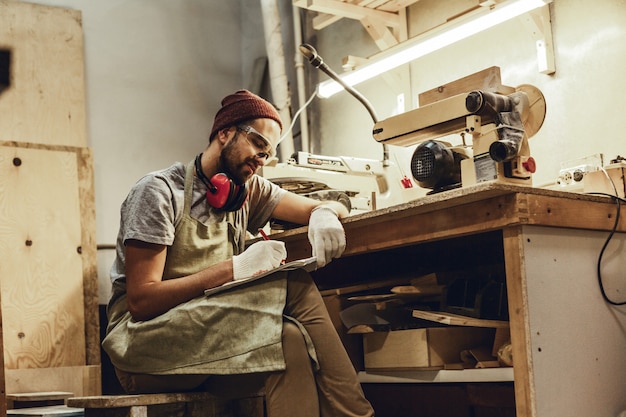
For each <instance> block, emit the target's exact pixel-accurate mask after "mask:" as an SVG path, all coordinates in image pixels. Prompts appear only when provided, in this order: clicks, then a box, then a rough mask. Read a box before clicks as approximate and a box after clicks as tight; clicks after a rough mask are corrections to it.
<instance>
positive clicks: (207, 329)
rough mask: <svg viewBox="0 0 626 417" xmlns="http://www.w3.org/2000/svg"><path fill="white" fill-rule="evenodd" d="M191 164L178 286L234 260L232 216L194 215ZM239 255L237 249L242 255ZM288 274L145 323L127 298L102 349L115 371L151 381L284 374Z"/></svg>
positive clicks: (174, 253)
mask: <svg viewBox="0 0 626 417" xmlns="http://www.w3.org/2000/svg"><path fill="white" fill-rule="evenodd" d="M192 190H193V163H190V164H188V166H187V170H186V174H185V205H184V212H183V216H182V218H181V220H180V222H179V224H178V226H177V227H176V233H175V238H174V243H173V244H172V246H171V247H170V248H168V255H167V262H166V266H165V271H164V276H163V279H175V278H178V277H181V276H185V275H189V274H192V273H194V272H197V271H200V270H202V269H204V268H206V267H208V266H210V265H213V264H215V263H217V262H220V261H223V260H225V259H228V258H230V257H232V255H233V247H232V244H231V242H234V241H236V238H235V237H234V236H235V234H234V233H235V230H234V226H233V225H232V214H228V215H227V216H225V219H224V220H223V221H222V222H219V223H217V224H202V223H200V222H199V221H198V220H196V219H194V218H192V217H191V215H190V210H191V203H192ZM236 251H237V253H239V248H236ZM286 276H287V275H286V273H279V274H276V276H275V277H270V278H269V279H264V280H262V282H260V283H259V282H257V283H255V284H254V285H251V286H244V287H240V288H239V289H236V290H232V291H227V292H223V293H220V294H215V295H212V296H210V297H205V296H202V297H198V298H195V299H193V300H190V301H188V302H186V303H184V304H181V305H178V306H176V307H174V308H172V309H171V310H169V311H168V312H166V313H164V314H162V315H160V316H158V317H155V318H153V319H151V320H147V321H135V320H133V319H132V318H131V316H130V313H129V312H128V308H127V304H126V296H125V295H124V296H122V297H121V298H120V299H119V301H117V302H116V303H115V304H114V305H113V306H111V307H110V308H109V325H108V330H107V336H106V338H105V339H104V341H103V348H104V349H105V351H106V352H107V353H108V354H109V356H110V357H111V361H112V362H113V365H115V367H116V368H118V369H120V370H123V371H126V372H132V373H148V374H241V373H251V372H266V371H275V370H282V369H284V368H285V362H284V358H283V354H282V346H281V333H282V327H283V324H282V322H283V309H284V306H285V297H286Z"/></svg>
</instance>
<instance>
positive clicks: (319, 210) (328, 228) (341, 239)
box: [309, 205, 346, 268]
mask: <svg viewBox="0 0 626 417" xmlns="http://www.w3.org/2000/svg"><path fill="white" fill-rule="evenodd" d="M309 242H311V246H312V247H313V256H316V257H317V266H318V268H321V267H323V266H324V265H326V264H327V263H329V262H330V261H331V260H332V259H333V258H339V257H340V256H341V254H342V253H343V251H344V249H346V235H345V233H344V231H343V226H342V224H341V222H340V221H339V216H338V214H337V212H336V211H335V210H333V209H332V208H331V207H329V206H324V205H322V206H317V207H315V208H314V209H313V211H311V218H310V219H309Z"/></svg>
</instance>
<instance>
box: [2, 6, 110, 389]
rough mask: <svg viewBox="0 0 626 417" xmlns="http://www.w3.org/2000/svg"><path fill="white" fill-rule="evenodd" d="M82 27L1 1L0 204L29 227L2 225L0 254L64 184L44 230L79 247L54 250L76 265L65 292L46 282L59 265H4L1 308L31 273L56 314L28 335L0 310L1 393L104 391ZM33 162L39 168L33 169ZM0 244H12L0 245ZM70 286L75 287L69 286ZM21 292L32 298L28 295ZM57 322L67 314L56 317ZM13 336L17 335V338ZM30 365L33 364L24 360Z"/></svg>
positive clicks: (66, 15)
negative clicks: (5, 79) (5, 73)
mask: <svg viewBox="0 0 626 417" xmlns="http://www.w3.org/2000/svg"><path fill="white" fill-rule="evenodd" d="M81 19H82V16H81V12H80V11H76V10H68V9H64V8H59V7H51V6H43V5H37V4H30V3H25V2H16V1H8V0H0V47H2V48H8V49H10V50H11V51H12V62H11V87H10V88H9V89H7V90H6V91H5V92H4V93H3V94H2V98H1V99H0V114H1V115H2V117H1V118H0V146H1V148H0V149H2V152H3V156H4V157H5V158H7V159H4V160H3V161H2V169H3V172H5V170H6V173H7V176H5V175H2V176H0V188H3V189H4V190H8V189H11V190H12V194H11V195H8V194H7V193H6V192H1V191H0V200H1V201H0V205H2V206H3V207H11V208H12V210H16V208H17V206H18V205H19V206H20V207H21V209H22V210H23V211H29V210H30V212H32V213H33V218H32V219H28V218H27V216H21V217H20V219H19V222H17V223H14V224H13V225H12V226H11V227H12V229H11V228H9V227H4V226H7V225H3V226H2V227H3V229H4V230H13V231H12V232H11V231H7V233H5V234H4V235H3V236H0V245H3V246H4V245H7V246H6V247H9V248H10V247H12V246H17V245H19V243H16V244H15V245H11V244H10V242H11V240H10V239H12V238H19V239H18V240H17V241H14V242H13V243H15V242H21V245H20V247H21V249H24V248H25V242H26V241H27V240H28V239H26V238H25V237H24V236H21V235H20V233H22V234H23V233H25V232H28V231H31V232H33V233H34V229H35V224H36V222H38V221H39V222H40V221H41V219H40V218H38V217H41V216H42V215H43V213H44V211H45V209H47V208H50V207H52V206H54V207H60V206H61V205H62V202H59V201H57V200H63V197H59V196H58V195H55V192H54V190H57V191H58V192H62V191H61V190H62V189H63V187H62V186H60V185H59V183H61V184H66V185H69V186H70V189H71V190H72V191H71V193H70V194H68V195H70V196H72V197H71V198H72V201H71V202H67V201H66V203H67V204H69V206H71V207H73V208H72V210H71V211H68V213H67V214H64V215H62V216H60V217H58V218H57V217H54V218H51V219H48V220H50V221H49V224H48V225H47V226H48V229H47V230H53V229H54V228H55V227H57V226H58V224H63V225H66V224H67V223H68V222H69V223H72V222H73V223H74V226H71V227H69V228H68V229H65V228H64V227H61V228H58V227H57V229H56V230H73V231H72V232H71V233H70V232H69V231H68V232H67V236H70V235H72V239H74V237H75V236H77V237H76V239H74V240H72V239H70V238H67V236H64V237H65V238H66V239H65V240H63V239H61V241H63V242H65V243H67V242H75V243H73V244H67V247H66V249H67V252H62V253H69V251H70V250H71V251H72V252H73V255H74V256H75V257H76V255H78V257H77V258H79V259H78V260H74V261H73V262H74V263H71V264H72V265H74V266H73V267H72V268H73V269H71V268H70V269H71V270H72V274H74V276H73V277H72V278H69V277H68V278H65V281H63V285H58V283H57V285H52V284H53V283H54V282H55V281H54V280H52V279H51V271H52V270H54V271H56V272H55V273H56V274H58V275H63V274H64V273H65V272H63V270H62V269H60V270H59V269H58V268H59V265H58V262H52V263H50V265H45V264H43V265H36V264H34V263H32V262H31V264H24V265H22V267H23V268H24V272H23V273H22V276H21V277H18V276H12V275H11V274H10V273H8V272H7V270H8V268H13V267H14V266H15V265H14V266H9V265H8V263H5V262H3V268H5V269H2V270H0V283H1V284H2V295H3V297H2V298H3V300H4V302H5V303H6V302H7V297H6V294H5V293H4V290H5V287H12V288H17V287H16V285H17V286H19V280H20V279H21V278H23V277H24V276H26V272H27V271H26V269H28V268H30V272H28V273H30V274H31V275H32V276H31V277H34V276H37V277H38V278H37V282H38V286H39V287H40V288H39V289H38V290H37V294H38V296H39V297H41V296H42V294H43V293H45V291H44V289H46V290H50V291H52V292H53V293H54V294H55V296H54V299H55V300H56V301H55V303H56V304H55V305H57V306H58V307H59V309H58V310H53V312H49V313H48V315H45V316H40V317H39V318H38V320H31V319H29V320H30V321H29V320H27V322H28V323H29V324H28V325H29V326H32V327H27V324H26V323H25V321H24V318H25V316H24V312H23V311H22V312H20V313H19V314H18V313H16V312H17V311H19V309H18V310H11V309H9V310H10V313H11V314H18V315H13V316H12V315H11V314H9V311H7V309H6V308H5V305H3V306H2V313H3V316H4V317H3V319H4V321H3V323H2V324H3V326H2V328H3V337H4V344H3V351H4V357H5V358H8V359H7V360H6V361H5V364H4V367H3V370H4V378H3V381H5V383H6V392H7V393H14V392H21V391H25V390H29V391H73V392H74V393H75V394H76V395H97V394H99V393H100V391H101V388H100V343H99V324H98V323H99V321H98V308H97V307H98V298H97V267H96V240H95V202H94V190H93V160H92V154H91V151H90V150H89V149H88V148H87V147H86V146H87V137H86V122H85V120H86V111H85V80H84V59H83V55H84V50H83V31H82V20H81ZM15 157H18V159H19V158H23V159H24V161H25V165H24V166H22V167H21V169H20V168H19V167H18V166H17V165H15V163H14V162H13V159H14V158H15ZM29 161H30V162H29ZM35 161H39V163H40V164H42V165H41V166H40V167H36V165H35V164H34V162H35ZM51 161H55V162H56V164H53V167H54V169H59V171H56V172H63V173H64V174H59V175H61V177H60V178H59V177H58V176H57V177H55V176H53V175H50V172H49V171H48V169H50V168H51V166H50V165H49V163H50V162H51ZM9 172H10V173H12V174H11V175H12V177H11V176H9V175H8V173H9ZM11 181H13V182H11ZM16 181H17V182H22V183H23V184H29V185H30V186H31V187H38V188H40V189H42V190H45V191H42V192H43V194H42V195H36V194H35V193H33V190H32V189H29V188H25V187H17V186H16V185H17V183H16ZM74 199H75V200H74ZM37 208H39V209H40V211H39V212H37ZM70 213H71V214H70ZM4 221H5V220H4V219H3V220H2V222H3V223H4ZM55 225H56V226H55ZM42 230H43V229H42ZM64 233H65V232H64ZM5 238H6V239H9V241H8V242H7V241H4V242H2V239H5ZM55 239H57V241H58V240H59V239H60V238H59V237H57V238H53V237H51V236H49V235H46V234H42V235H41V237H40V239H39V242H40V243H43V241H44V240H45V241H48V243H50V242H53V241H54V240H55ZM31 241H32V242H33V243H32V245H33V246H31V247H30V249H31V251H32V250H33V249H37V250H39V248H36V247H35V245H36V244H37V242H35V240H34V239H31ZM55 250H57V251H58V250H60V249H59V248H52V247H51V248H50V251H49V253H48V254H47V255H46V256H49V255H50V254H52V253H58V252H54V251H55ZM44 252H45V251H44ZM41 253H43V252H41ZM42 256H43V255H42ZM66 256H69V255H66ZM76 262H77V263H76ZM77 265H78V267H76V266H77ZM50 267H52V269H51V268H50ZM54 268H57V269H54ZM37 269H39V271H36V270H37ZM13 270H15V269H13ZM37 274H39V275H37ZM70 282H71V283H73V284H71V285H69V284H68V283H70ZM28 290H29V291H30V294H33V291H34V290H33V289H32V288H29V289H28ZM24 294H29V293H28V292H27V293H24ZM49 298H50V296H49V295H48V296H47V298H46V297H43V300H44V301H42V299H40V301H36V302H34V303H33V300H32V299H29V300H28V301H29V302H31V304H30V307H29V310H28V311H38V310H37V309H40V308H42V306H43V305H45V303H46V302H47V303H50V302H51V301H50V299H49ZM24 301H25V300H24ZM40 303H44V304H40ZM14 305H15V306H19V305H20V304H19V302H18V303H14ZM25 305H28V304H27V303H22V308H23V307H24V306H25ZM55 314H56V316H55ZM58 314H66V315H65V316H63V317H62V316H59V315H58ZM72 321H73V323H72V324H71V325H70V322H72ZM47 326H48V327H49V328H50V329H51V330H50V331H49V332H48V333H46V332H44V331H43V330H42V329H44V328H46V327H47ZM18 328H21V329H22V331H21V333H20V330H17V329H18ZM24 329H27V331H23V330H24ZM16 330H17V331H16ZM38 332H41V333H38ZM36 334H39V335H40V336H41V335H43V334H47V335H48V336H49V338H43V339H42V340H38V341H36V342H37V343H40V348H39V349H40V351H39V352H38V353H37V354H36V355H35V354H32V355H30V356H29V355H28V354H27V352H28V349H29V348H30V349H32V348H33V346H34V345H33V342H35V341H33V340H32V339H30V340H29V338H32V337H33V336H34V335H36ZM79 334H80V335H79ZM48 336H47V337H48ZM20 337H21V339H20ZM42 337H43V336H42ZM9 339H11V340H9ZM13 339H16V340H13ZM14 342H15V343H14ZM18 346H19V348H18ZM61 348H63V349H65V348H67V349H68V352H72V356H73V358H72V359H70V357H69V355H68V354H66V353H63V349H61ZM11 350H12V351H11ZM31 353H32V350H31ZM27 357H29V358H30V359H28V360H27V359H25V358H27Z"/></svg>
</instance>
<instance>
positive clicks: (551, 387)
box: [276, 184, 626, 417]
mask: <svg viewBox="0 0 626 417" xmlns="http://www.w3.org/2000/svg"><path fill="white" fill-rule="evenodd" d="M616 214H617V208H616V204H615V202H614V201H613V200H611V199H610V198H608V197H603V196H592V195H583V194H575V193H567V192H559V191H552V190H544V189H537V188H529V187H520V186H511V185H503V184H481V185H477V186H474V187H471V188H466V189H457V190H452V191H447V192H445V193H441V194H436V195H430V196H426V197H423V198H421V199H419V200H416V201H413V202H410V203H406V204H402V205H398V206H394V207H390V208H386V209H383V210H377V211H372V212H368V213H363V214H359V215H355V216H352V217H349V218H347V219H345V220H344V227H345V231H346V238H347V248H346V251H345V253H344V255H343V257H342V258H340V259H337V260H334V261H333V262H332V263H330V264H329V265H328V266H326V267H325V268H323V269H321V270H318V271H316V272H315V273H314V278H315V280H316V282H317V283H318V286H319V287H320V289H322V290H328V289H332V288H339V287H342V286H348V285H354V284H355V283H361V282H367V281H375V280H382V279H389V278H393V277H397V276H407V275H409V274H417V275H419V274H421V273H428V272H434V271H438V270H441V269H445V268H448V269H449V268H457V269H458V268H463V267H468V268H471V267H481V266H487V267H489V268H491V269H494V268H495V269H496V270H497V269H498V268H501V269H502V273H503V274H505V275H506V278H505V279H506V287H507V300H508V311H509V320H510V329H511V340H512V346H513V358H514V367H513V376H514V387H515V398H516V399H515V405H516V414H517V416H518V417H552V416H554V417H557V416H558V417H560V416H565V415H578V416H591V415H593V416H594V417H614V416H616V415H617V414H619V412H621V411H622V410H626V398H625V397H624V395H623V392H624V389H625V388H626V308H625V307H623V306H620V307H615V306H612V305H610V304H608V303H607V302H606V301H605V300H604V299H603V298H602V296H601V292H600V289H599V285H598V279H597V273H596V267H597V261H598V256H599V253H600V251H601V248H602V246H603V244H604V242H605V241H606V239H607V237H608V234H609V231H610V230H611V229H612V228H613V226H614V224H615V216H616ZM617 231H618V233H616V234H615V235H614V236H613V239H612V240H611V243H610V244H609V245H608V246H607V249H606V252H605V254H604V258H603V262H602V264H601V265H602V266H601V271H602V275H603V282H604V286H605V289H606V292H607V294H608V295H609V296H610V297H611V298H612V299H614V300H619V301H621V300H625V299H626V294H624V292H626V282H625V280H624V271H625V270H626V260H625V258H626V257H625V256H623V252H624V247H625V245H626V233H624V232H626V215H622V216H621V218H620V221H619V225H618V228H617ZM276 237H277V238H278V239H280V240H284V241H285V242H286V244H287V250H288V254H289V258H290V259H295V258H302V257H307V256H310V251H311V249H310V245H309V243H308V240H307V235H306V228H299V229H294V230H290V231H286V232H283V233H282V234H280V235H276ZM482 371H488V370H481V372H476V374H474V375H476V378H474V377H473V376H472V375H473V374H471V373H472V372H474V371H473V370H465V371H442V372H461V374H458V375H462V376H460V377H459V378H458V380H459V381H462V382H466V381H473V380H475V381H488V380H490V377H489V376H488V373H487V376H486V377H485V372H482ZM468 372H469V373H468ZM406 375H407V374H402V373H398V375H397V378H395V379H394V377H393V375H392V376H391V377H390V375H381V376H380V381H384V380H385V378H391V381H393V382H409V383H410V382H411V378H412V377H409V378H408V380H404V379H403V377H405V376H406ZM494 375H496V374H494ZM361 376H362V377H363V376H364V378H362V381H363V380H365V382H371V380H372V378H373V380H376V376H372V375H368V374H367V373H364V372H361ZM452 378H453V379H454V377H452ZM498 378H499V377H497V376H495V377H494V379H493V380H498ZM414 379H415V381H414V382H415V383H418V382H424V381H419V380H420V377H419V376H417V377H415V378H414ZM426 379H429V380H431V381H437V380H446V381H447V380H449V379H450V374H447V376H446V377H444V378H442V377H441V375H439V376H437V375H436V376H434V377H433V376H432V375H431V376H429V377H428V378H426Z"/></svg>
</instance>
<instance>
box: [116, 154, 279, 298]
mask: <svg viewBox="0 0 626 417" xmlns="http://www.w3.org/2000/svg"><path fill="white" fill-rule="evenodd" d="M184 185H185V165H184V164H182V163H179V162H177V163H175V164H174V165H172V166H171V167H169V168H166V169H164V170H161V171H156V172H152V173H150V174H147V175H146V176H144V177H143V178H141V179H140V180H139V181H138V182H137V183H136V184H135V186H134V187H133V188H132V189H131V190H130V192H129V194H128V196H127V197H126V199H125V200H124V202H123V203H122V207H121V209H120V216H121V218H120V229H119V233H118V236H117V249H116V259H115V262H114V263H113V266H112V268H111V282H112V283H113V286H114V291H113V296H112V300H111V301H110V302H113V301H114V299H113V298H115V299H117V298H118V297H119V296H120V295H121V294H123V293H125V292H126V288H125V287H126V275H125V267H124V263H125V256H124V252H125V251H124V246H125V244H126V241H128V240H129V239H134V240H140V241H143V242H147V243H154V244H157V245H165V246H170V245H171V244H172V243H173V242H174V231H175V228H176V225H177V224H178V222H179V221H180V219H181V217H182V214H183V208H184V203H185V191H184ZM247 188H248V200H247V201H246V203H245V204H244V205H243V207H242V208H241V209H239V210H238V211H236V212H234V213H233V215H234V226H235V229H236V230H238V231H239V236H236V237H235V238H236V239H237V240H238V244H235V245H233V246H234V247H237V246H239V247H240V248H241V250H242V251H243V248H244V244H245V239H246V230H248V231H249V232H250V233H252V234H255V235H256V234H257V233H258V229H259V228H260V227H263V226H264V225H265V224H266V223H267V221H268V220H269V218H270V215H271V213H272V212H273V211H274V208H275V207H276V205H277V204H278V202H279V201H280V199H281V198H282V196H283V195H284V193H286V192H287V191H285V190H283V189H282V188H280V187H278V186H277V185H275V184H273V183H272V182H270V181H268V180H266V179H265V178H263V177H260V176H258V175H253V176H252V178H251V179H250V180H249V181H248V183H247ZM206 191H207V188H206V185H204V184H203V183H202V181H200V180H199V179H198V178H195V177H194V181H193V194H192V204H191V217H193V218H196V219H198V220H199V221H200V222H202V223H205V224H212V223H217V222H221V221H223V220H224V217H225V216H228V215H229V214H228V213H226V212H222V211H219V210H216V209H213V208H212V207H210V206H209V205H208V204H207V202H206Z"/></svg>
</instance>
